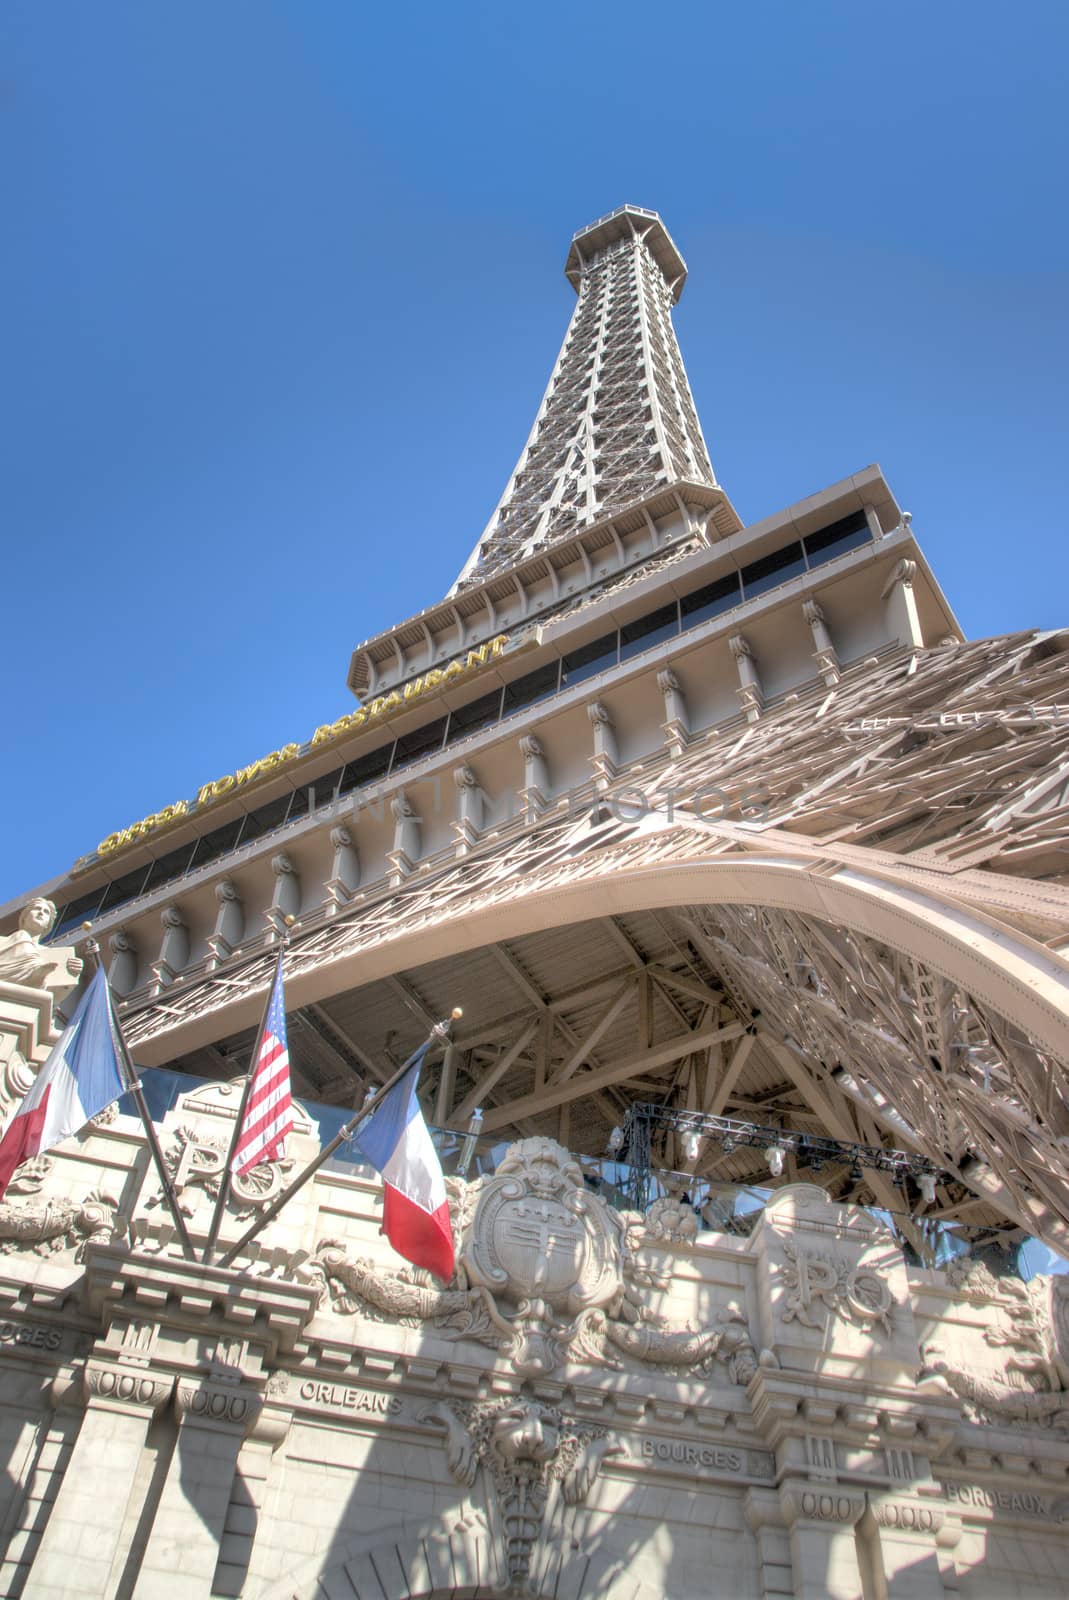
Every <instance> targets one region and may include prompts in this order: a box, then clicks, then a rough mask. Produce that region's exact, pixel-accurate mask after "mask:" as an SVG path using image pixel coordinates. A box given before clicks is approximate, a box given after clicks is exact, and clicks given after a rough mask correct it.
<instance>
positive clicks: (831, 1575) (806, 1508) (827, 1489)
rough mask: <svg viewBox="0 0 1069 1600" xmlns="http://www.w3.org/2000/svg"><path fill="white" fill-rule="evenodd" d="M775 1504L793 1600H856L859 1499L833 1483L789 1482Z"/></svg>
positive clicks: (862, 1501)
mask: <svg viewBox="0 0 1069 1600" xmlns="http://www.w3.org/2000/svg"><path fill="white" fill-rule="evenodd" d="M780 1501H781V1504H782V1506H783V1515H784V1520H785V1522H786V1523H787V1526H788V1528H789V1530H790V1544H791V1567H792V1570H793V1576H794V1594H795V1597H796V1600H858V1596H859V1595H860V1594H861V1592H862V1586H861V1570H860V1567H859V1564H858V1555H857V1540H856V1539H855V1537H854V1528H855V1526H856V1525H857V1523H858V1522H860V1520H861V1518H862V1516H863V1514H864V1511H865V1496H864V1494H862V1493H860V1492H859V1491H857V1490H853V1489H847V1488H845V1487H844V1486H843V1485H842V1484H837V1483H829V1484H820V1483H807V1482H805V1481H804V1480H791V1479H788V1481H787V1482H786V1483H785V1484H783V1486H782V1487H781V1489H780ZM937 1592H938V1591H935V1590H933V1591H932V1595H933V1597H934V1595H935V1594H936V1593H937Z"/></svg>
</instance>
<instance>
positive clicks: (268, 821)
mask: <svg viewBox="0 0 1069 1600" xmlns="http://www.w3.org/2000/svg"><path fill="white" fill-rule="evenodd" d="M292 799H293V795H292V794H291V793H286V794H283V795H279V797H278V799H277V800H269V801H268V802H267V803H266V805H262V806H257V807H256V810H255V811H250V812H249V815H248V816H247V817H246V819H245V832H244V833H243V834H242V835H241V842H242V844H248V843H249V842H250V841H251V840H252V839H259V838H260V837H261V835H263V834H265V833H270V832H271V829H272V828H281V826H282V824H283V823H284V822H285V820H286V816H287V814H288V812H289V808H290V801H291V800H292Z"/></svg>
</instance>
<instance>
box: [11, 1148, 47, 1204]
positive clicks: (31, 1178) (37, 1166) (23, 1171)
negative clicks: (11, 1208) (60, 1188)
mask: <svg viewBox="0 0 1069 1600" xmlns="http://www.w3.org/2000/svg"><path fill="white" fill-rule="evenodd" d="M55 1164H56V1163H55V1160H54V1158H53V1157H52V1156H31V1157H30V1159H29V1160H28V1161H24V1162H23V1163H22V1165H21V1166H20V1167H16V1168H15V1176H14V1177H13V1178H12V1180H11V1182H10V1183H9V1184H8V1186H7V1189H6V1191H5V1192H6V1193H7V1194H9V1195H11V1194H40V1192H41V1189H42V1188H43V1187H44V1184H45V1180H46V1179H47V1178H48V1175H49V1173H50V1172H51V1171H52V1168H53V1167H54V1166H55Z"/></svg>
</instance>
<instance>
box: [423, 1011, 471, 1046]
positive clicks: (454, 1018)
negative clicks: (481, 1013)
mask: <svg viewBox="0 0 1069 1600" xmlns="http://www.w3.org/2000/svg"><path fill="white" fill-rule="evenodd" d="M463 1015H464V1008H463V1006H454V1007H453V1009H452V1011H451V1012H450V1013H449V1015H448V1016H447V1017H445V1018H444V1019H443V1020H442V1021H441V1022H436V1023H435V1024H434V1027H433V1028H432V1029H431V1032H432V1033H433V1034H434V1035H435V1036H436V1038H439V1039H448V1038H449V1030H450V1028H451V1027H452V1026H453V1023H454V1022H459V1021H460V1019H461V1017H462V1016H463Z"/></svg>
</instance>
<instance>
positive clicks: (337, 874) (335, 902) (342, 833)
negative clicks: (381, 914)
mask: <svg viewBox="0 0 1069 1600" xmlns="http://www.w3.org/2000/svg"><path fill="white" fill-rule="evenodd" d="M330 843H331V848H332V849H333V851H334V863H333V866H332V868H331V874H330V877H329V878H328V879H327V881H326V883H325V884H324V888H325V889H326V891H327V901H328V905H327V911H328V914H332V913H333V912H335V911H336V910H337V909H338V907H339V906H343V905H345V903H346V902H347V901H348V900H351V899H352V898H353V895H354V894H355V893H356V891H357V889H358V887H359V885H360V858H359V856H358V855H357V853H356V846H355V845H354V843H353V836H352V834H351V833H350V832H349V829H348V828H346V827H344V826H343V825H342V824H340V823H339V825H338V826H337V827H336V828H331V830H330Z"/></svg>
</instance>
